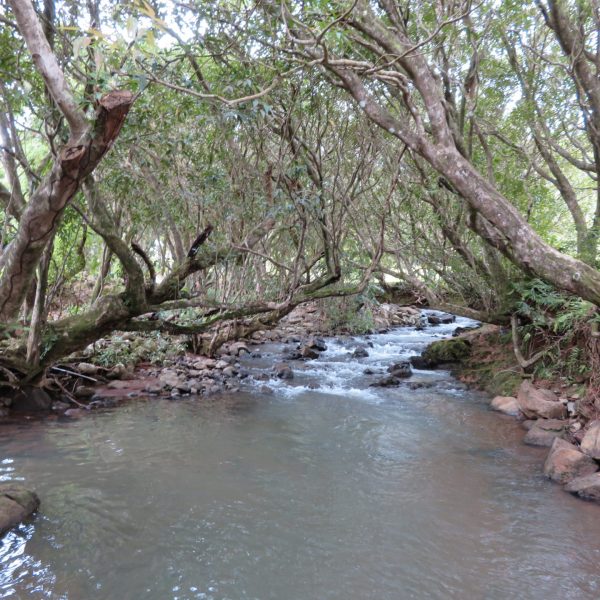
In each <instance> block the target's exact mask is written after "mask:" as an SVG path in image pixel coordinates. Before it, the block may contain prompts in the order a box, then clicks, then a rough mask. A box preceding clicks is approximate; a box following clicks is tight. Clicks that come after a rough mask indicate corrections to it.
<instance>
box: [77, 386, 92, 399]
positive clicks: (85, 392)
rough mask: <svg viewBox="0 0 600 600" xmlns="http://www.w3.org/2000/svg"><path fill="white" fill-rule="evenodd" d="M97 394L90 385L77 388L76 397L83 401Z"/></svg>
mask: <svg viewBox="0 0 600 600" xmlns="http://www.w3.org/2000/svg"><path fill="white" fill-rule="evenodd" d="M95 393H96V390H95V389H94V388H93V387H92V386H90V385H78V386H77V387H76V388H75V392H74V394H75V397H76V398H80V399H83V400H87V399H88V398H91V397H92V396H93V395H94V394H95Z"/></svg>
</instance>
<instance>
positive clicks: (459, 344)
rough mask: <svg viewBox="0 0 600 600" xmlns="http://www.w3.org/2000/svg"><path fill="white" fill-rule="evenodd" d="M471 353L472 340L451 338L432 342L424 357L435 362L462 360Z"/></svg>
mask: <svg viewBox="0 0 600 600" xmlns="http://www.w3.org/2000/svg"><path fill="white" fill-rule="evenodd" d="M470 354H471V342H470V341H469V340H466V339H464V338H451V339H449V340H440V341H439V342H433V343H432V344H430V345H429V346H428V347H427V349H426V350H425V352H424V353H423V358H424V359H426V360H428V361H431V363H433V364H441V363H451V362H461V361H463V360H465V359H466V358H468V357H469V356H470Z"/></svg>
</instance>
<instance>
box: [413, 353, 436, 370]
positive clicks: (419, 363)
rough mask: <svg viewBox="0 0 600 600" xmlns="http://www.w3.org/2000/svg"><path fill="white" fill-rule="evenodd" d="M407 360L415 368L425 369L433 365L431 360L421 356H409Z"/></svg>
mask: <svg viewBox="0 0 600 600" xmlns="http://www.w3.org/2000/svg"><path fill="white" fill-rule="evenodd" d="M408 360H409V362H410V364H411V365H412V366H413V367H414V368H415V369H419V370H424V371H426V370H429V369H433V368H434V367H435V365H434V363H433V361H431V360H429V359H428V358H425V357H423V356H411V357H410V358H409V359H408Z"/></svg>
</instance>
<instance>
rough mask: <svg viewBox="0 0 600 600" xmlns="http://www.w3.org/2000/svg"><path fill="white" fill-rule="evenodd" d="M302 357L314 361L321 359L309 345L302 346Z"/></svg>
mask: <svg viewBox="0 0 600 600" xmlns="http://www.w3.org/2000/svg"><path fill="white" fill-rule="evenodd" d="M300 356H301V357H302V358H307V359H309V360H313V359H315V358H319V353H318V352H317V351H316V350H314V349H313V348H311V347H309V346H308V345H307V346H302V348H300Z"/></svg>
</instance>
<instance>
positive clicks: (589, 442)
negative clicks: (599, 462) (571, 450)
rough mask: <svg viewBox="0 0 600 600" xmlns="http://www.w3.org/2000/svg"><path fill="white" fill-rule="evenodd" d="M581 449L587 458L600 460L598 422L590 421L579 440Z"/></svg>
mask: <svg viewBox="0 0 600 600" xmlns="http://www.w3.org/2000/svg"><path fill="white" fill-rule="evenodd" d="M581 449H582V450H583V452H585V453H586V454H587V455H588V456H591V457H592V458H598V459H600V421H592V422H591V424H590V426H589V427H588V428H587V430H586V431H585V434H584V436H583V439H582V440H581Z"/></svg>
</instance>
